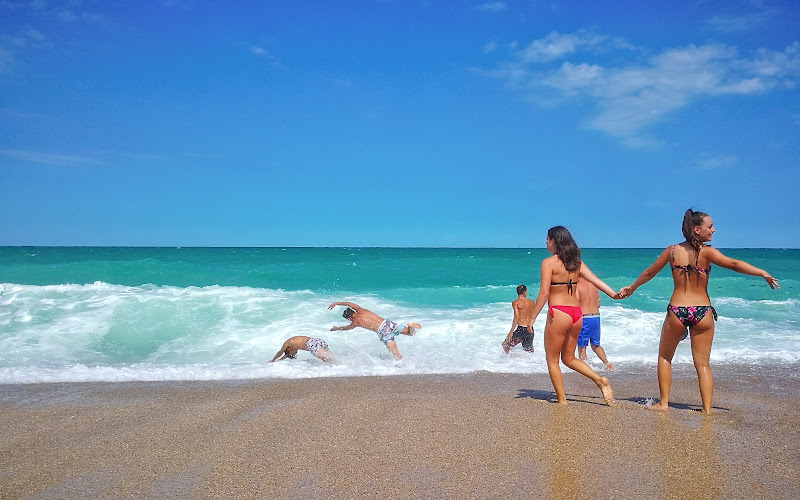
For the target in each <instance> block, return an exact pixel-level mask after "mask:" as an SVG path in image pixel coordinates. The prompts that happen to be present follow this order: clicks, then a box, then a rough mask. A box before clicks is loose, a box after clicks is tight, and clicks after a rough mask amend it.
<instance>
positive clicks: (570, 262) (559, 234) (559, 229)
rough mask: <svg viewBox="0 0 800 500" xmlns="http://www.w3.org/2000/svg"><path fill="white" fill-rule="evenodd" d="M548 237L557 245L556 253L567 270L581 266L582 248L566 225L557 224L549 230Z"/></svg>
mask: <svg viewBox="0 0 800 500" xmlns="http://www.w3.org/2000/svg"><path fill="white" fill-rule="evenodd" d="M547 237H548V238H550V240H551V241H552V242H553V244H554V245H555V246H556V255H558V259H559V260H560V261H561V263H562V264H564V269H566V270H567V272H570V273H571V272H574V271H577V270H578V269H580V267H581V249H580V248H578V244H577V243H575V240H574V239H572V235H571V234H569V231H567V228H565V227H564V226H555V227H551V228H550V229H548V230H547Z"/></svg>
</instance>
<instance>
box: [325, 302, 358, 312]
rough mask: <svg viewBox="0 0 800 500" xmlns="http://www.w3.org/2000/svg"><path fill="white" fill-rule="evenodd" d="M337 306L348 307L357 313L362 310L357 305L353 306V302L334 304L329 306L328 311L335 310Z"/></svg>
mask: <svg viewBox="0 0 800 500" xmlns="http://www.w3.org/2000/svg"><path fill="white" fill-rule="evenodd" d="M336 306H346V307H349V308H351V309H353V310H355V311H356V312H358V310H359V309H361V308H360V307H358V305H357V304H353V303H352V302H334V303H333V304H331V305H329V306H328V309H333V308H334V307H336Z"/></svg>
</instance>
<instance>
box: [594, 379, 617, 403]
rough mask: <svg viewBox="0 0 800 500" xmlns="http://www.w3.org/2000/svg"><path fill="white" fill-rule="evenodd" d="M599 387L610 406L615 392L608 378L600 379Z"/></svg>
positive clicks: (604, 399)
mask: <svg viewBox="0 0 800 500" xmlns="http://www.w3.org/2000/svg"><path fill="white" fill-rule="evenodd" d="M597 387H599V388H600V392H602V393H603V401H605V402H606V404H607V405H608V406H611V403H612V402H613V401H614V392H613V391H612V390H611V384H609V383H608V379H607V378H605V377H601V378H600V381H599V382H597Z"/></svg>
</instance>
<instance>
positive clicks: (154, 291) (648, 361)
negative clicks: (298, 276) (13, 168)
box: [0, 282, 800, 383]
mask: <svg viewBox="0 0 800 500" xmlns="http://www.w3.org/2000/svg"><path fill="white" fill-rule="evenodd" d="M341 299H342V297H338V296H332V295H324V294H319V293H312V292H310V291H284V290H270V289H262V288H250V287H221V286H209V287H185V288H182V287H170V286H153V285H144V286H138V287H129V286H120V285H109V284H106V283H100V282H98V283H93V284H88V285H51V286H29V285H14V284H2V285H0V304H2V305H3V307H2V308H0V383H33V382H65V381H129V380H218V379H251V378H309V377H338V376H368V375H399V374H430V373H471V372H477V371H489V372H495V373H534V372H538V373H546V371H547V368H546V364H545V358H544V349H543V344H542V340H543V332H544V325H545V321H546V313H547V312H546V309H545V311H543V312H542V314H541V315H540V316H539V317H538V318H537V321H536V323H535V325H534V328H535V331H536V337H535V341H534V347H535V352H534V353H533V354H529V353H525V352H523V351H521V350H517V349H514V350H513V351H512V354H511V355H510V356H506V355H505V354H504V352H503V350H502V349H501V347H500V343H501V342H502V340H503V338H504V337H505V335H506V333H507V332H508V330H509V328H510V326H511V324H510V323H511V314H510V313H511V308H510V307H509V303H508V302H496V303H488V304H480V305H473V306H462V307H445V306H440V305H428V304H426V303H424V302H421V303H417V304H411V305H409V304H408V303H400V302H396V301H390V300H387V299H385V298H382V297H379V296H377V295H372V294H362V295H355V296H350V297H347V300H352V301H354V302H357V303H359V304H360V305H362V306H364V307H367V308H369V309H371V310H373V311H375V312H378V313H379V314H381V315H382V316H384V317H387V318H389V319H392V320H394V321H398V322H409V321H418V322H420V323H422V324H423V328H422V330H420V331H419V332H418V333H417V334H416V335H415V336H414V337H409V336H400V337H398V339H397V344H398V348H399V350H400V352H401V353H402V354H403V356H404V360H403V361H402V362H396V361H395V360H394V359H393V358H392V357H391V355H390V353H389V351H388V350H387V349H386V348H385V346H384V345H383V344H382V343H381V342H379V341H378V339H377V337H376V335H375V334H374V333H372V332H368V331H365V330H359V329H356V330H351V331H336V332H331V331H330V327H331V326H333V325H343V324H345V323H346V321H345V320H344V319H343V318H342V317H341V311H342V308H336V309H335V310H333V311H329V310H328V309H327V306H328V304H330V303H331V302H333V301H334V300H341ZM715 305H717V307H718V309H719V311H720V319H719V322H718V323H717V332H716V335H715V339H714V349H713V350H712V362H714V363H747V364H753V365H770V364H781V363H797V362H800V344H798V343H797V342H796V339H797V333H798V329H800V327H798V325H797V323H796V322H795V321H794V320H793V319H791V318H793V317H796V316H794V315H787V314H786V310H787V309H789V310H794V309H796V308H797V307H798V304H797V301H792V300H789V301H760V302H755V301H746V300H741V299H726V298H722V299H716V300H715ZM743 309H748V310H750V313H742V310H743ZM728 311H730V313H729V312H728ZM665 314H666V313H665V312H662V311H659V312H652V311H642V310H639V309H635V308H632V307H630V306H629V305H626V303H618V302H615V303H613V304H611V305H608V306H604V307H603V308H602V318H603V319H602V344H603V347H604V348H605V350H606V353H607V354H608V356H609V359H610V360H611V361H612V362H613V363H614V364H615V366H616V367H617V369H624V367H625V366H626V365H630V366H641V365H648V366H651V365H652V366H654V365H655V360H656V355H657V351H658V342H659V336H660V329H661V324H662V322H663V320H664V316H665ZM753 316H757V317H758V319H753ZM294 335H307V336H312V337H321V338H323V339H325V340H326V341H327V342H328V344H329V345H330V348H331V351H332V353H333V355H334V356H335V358H336V360H337V364H335V365H326V364H323V363H321V362H320V361H319V360H317V359H315V358H313V357H312V356H311V355H310V354H309V353H307V352H305V351H301V352H300V353H299V355H298V359H296V360H293V361H282V362H278V363H271V364H270V363H266V362H267V361H269V360H270V359H272V357H273V356H274V355H275V353H276V352H277V350H278V349H279V347H280V346H281V344H282V343H283V341H284V340H285V339H286V338H288V337H291V336H294ZM589 361H590V363H591V364H592V365H593V366H595V367H598V366H599V365H598V363H597V359H596V357H595V356H594V354H593V353H591V352H589ZM674 363H679V364H680V363H691V352H690V350H689V342H688V341H684V342H682V343H681V344H680V345H679V346H678V349H677V351H676V355H675V360H674Z"/></svg>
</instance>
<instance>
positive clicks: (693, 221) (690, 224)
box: [681, 208, 708, 252]
mask: <svg viewBox="0 0 800 500" xmlns="http://www.w3.org/2000/svg"><path fill="white" fill-rule="evenodd" d="M706 217H708V214H707V213H703V212H695V211H694V210H692V209H691V208H690V209H689V210H687V211H686V213H685V214H683V225H682V226H681V231H683V237H684V238H686V241H687V242H688V243H689V244H690V245H692V246H693V247H694V248H696V249H697V251H698V252H699V251H700V249H701V248H702V247H703V242H702V241H700V238H699V237H698V236H697V234H695V232H694V228H695V227H697V226H702V225H703V219H705V218H706Z"/></svg>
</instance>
